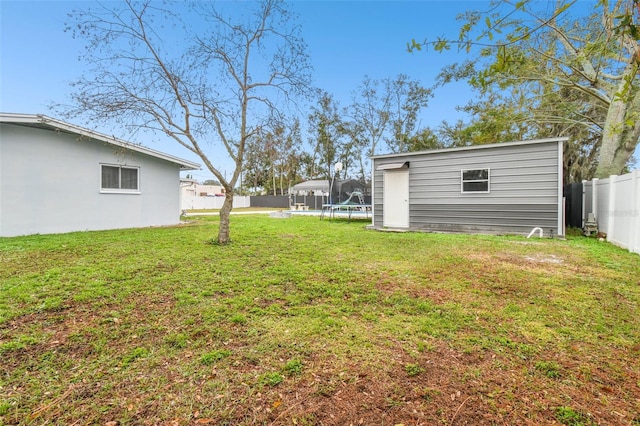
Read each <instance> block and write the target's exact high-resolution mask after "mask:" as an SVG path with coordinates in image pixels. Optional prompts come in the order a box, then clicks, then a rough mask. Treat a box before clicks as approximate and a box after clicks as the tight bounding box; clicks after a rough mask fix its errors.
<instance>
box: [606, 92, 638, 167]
mask: <svg viewBox="0 0 640 426" xmlns="http://www.w3.org/2000/svg"><path fill="white" fill-rule="evenodd" d="M628 109H629V105H628V104H627V103H625V102H624V101H623V100H621V99H614V100H613V101H612V102H611V106H610V107H609V111H608V113H607V119H606V121H605V125H604V129H603V132H602V144H601V146H600V155H599V158H598V168H597V169H596V172H595V177H597V178H607V177H609V176H611V175H619V174H622V173H623V172H624V168H625V165H626V164H627V161H628V160H629V158H631V156H632V155H633V152H634V150H635V148H636V146H637V145H638V137H639V136H640V123H634V124H633V125H631V126H630V125H629V124H627V122H626V117H627V112H628ZM634 121H635V120H634Z"/></svg>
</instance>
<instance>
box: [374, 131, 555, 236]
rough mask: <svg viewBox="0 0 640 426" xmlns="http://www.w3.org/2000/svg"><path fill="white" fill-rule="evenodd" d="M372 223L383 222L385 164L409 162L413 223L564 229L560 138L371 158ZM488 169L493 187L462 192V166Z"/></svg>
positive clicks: (460, 228) (482, 229)
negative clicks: (485, 189)
mask: <svg viewBox="0 0 640 426" xmlns="http://www.w3.org/2000/svg"><path fill="white" fill-rule="evenodd" d="M373 160H374V161H373V181H374V183H373V188H374V194H373V196H374V203H373V209H374V218H373V226H374V227H376V228H381V227H382V224H383V219H384V218H383V203H384V194H383V187H384V185H383V182H384V173H393V171H384V170H377V169H378V167H380V166H381V165H383V164H388V163H400V162H405V161H408V162H409V228H410V229H413V230H426V231H442V232H479V233H515V234H528V233H529V232H530V231H531V230H532V229H533V228H534V227H541V228H542V229H543V231H544V234H545V235H550V233H551V232H553V234H554V235H558V234H563V233H564V229H563V225H562V223H561V222H562V221H561V212H562V208H561V205H562V187H561V185H560V183H561V182H562V165H561V161H562V141H558V140H549V141H541V142H536V143H533V142H532V143H524V142H521V143H504V144H494V145H491V146H480V147H469V148H465V149H452V150H442V151H430V152H423V153H414V154H411V153H409V154H406V155H393V156H379V157H374V159H373ZM463 169H489V170H490V192H488V193H462V191H461V170H463Z"/></svg>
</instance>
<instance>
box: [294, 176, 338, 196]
mask: <svg viewBox="0 0 640 426" xmlns="http://www.w3.org/2000/svg"><path fill="white" fill-rule="evenodd" d="M311 191H313V192H314V193H319V194H317V195H322V194H328V193H329V181H328V180H326V179H319V180H308V181H306V182H301V183H299V184H297V185H293V186H292V187H291V194H296V195H298V194H300V195H302V194H303V193H304V194H310V193H311Z"/></svg>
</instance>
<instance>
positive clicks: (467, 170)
mask: <svg viewBox="0 0 640 426" xmlns="http://www.w3.org/2000/svg"><path fill="white" fill-rule="evenodd" d="M473 170H486V171H487V178H486V179H474V180H472V179H467V180H465V179H464V172H469V171H473ZM469 182H486V183H487V190H486V191H465V190H464V184H465V183H469ZM460 192H461V193H462V194H488V193H489V192H491V169H490V168H489V167H482V168H476V169H462V170H460Z"/></svg>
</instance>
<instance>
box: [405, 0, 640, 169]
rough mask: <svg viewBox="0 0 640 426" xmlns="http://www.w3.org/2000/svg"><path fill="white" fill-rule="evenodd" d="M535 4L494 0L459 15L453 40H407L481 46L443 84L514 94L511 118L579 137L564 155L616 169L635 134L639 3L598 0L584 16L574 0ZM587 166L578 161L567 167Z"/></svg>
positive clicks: (639, 95) (639, 133)
mask: <svg viewBox="0 0 640 426" xmlns="http://www.w3.org/2000/svg"><path fill="white" fill-rule="evenodd" d="M536 5H540V3H536V2H534V1H520V2H517V3H514V2H511V1H502V2H496V3H494V4H493V6H494V7H493V8H492V9H491V11H490V12H487V13H481V12H468V13H466V14H465V15H463V16H462V19H463V20H464V24H463V25H462V27H461V31H460V36H459V38H458V39H457V40H455V41H452V40H446V39H443V38H437V39H435V40H434V41H431V42H428V41H425V42H424V43H417V42H415V41H413V42H412V45H411V46H410V48H413V49H416V48H417V49H420V48H422V47H424V46H431V47H434V48H435V50H437V51H442V50H446V49H449V48H450V47H451V46H452V45H453V44H454V43H455V44H457V45H458V46H459V47H460V48H463V49H466V50H467V51H471V50H472V48H473V47H474V46H480V47H481V49H480V58H481V60H480V61H473V62H474V63H475V64H476V66H477V65H478V64H482V65H483V66H484V69H481V70H477V71H475V72H473V73H472V72H470V69H473V68H474V67H473V65H471V61H470V62H468V63H466V64H463V65H460V66H458V67H451V68H449V69H447V70H445V77H444V79H443V81H447V80H450V79H453V78H456V79H457V78H460V77H462V76H466V78H468V81H469V82H470V83H471V84H472V86H473V87H475V88H477V89H478V90H480V91H481V93H483V94H488V93H496V92H501V93H504V92H506V93H509V94H511V96H512V100H513V102H511V103H510V105H511V106H514V105H517V108H515V109H514V110H513V111H514V112H515V113H516V114H514V116H515V117H516V118H517V119H519V120H522V123H526V124H527V125H528V126H529V127H530V128H531V129H532V130H530V132H531V133H535V134H544V133H545V131H549V130H551V129H553V131H555V132H556V135H554V136H557V135H559V134H562V135H571V136H573V137H580V138H582V139H581V140H579V142H578V146H575V147H569V150H570V151H573V152H572V153H571V154H570V155H571V156H575V155H578V153H580V155H584V157H582V159H581V161H582V162H584V159H591V160H595V161H596V163H597V165H596V166H595V175H596V176H599V177H606V176H608V175H610V174H619V173H622V172H623V171H624V170H625V166H626V164H627V163H628V161H629V159H630V158H631V156H632V155H633V152H634V150H635V148H636V146H637V145H638V141H639V137H640V119H639V118H640V117H639V114H640V91H639V81H638V69H639V66H640V47H639V45H638V39H639V38H640V37H639V33H640V32H639V31H638V25H637V21H638V10H637V8H636V6H637V2H636V1H634V0H617V1H615V2H610V1H608V0H601V1H599V2H597V4H596V6H597V7H596V8H595V10H594V11H593V12H592V13H582V14H580V12H581V10H578V7H579V6H581V4H580V3H576V2H575V1H574V2H571V3H568V2H566V1H564V0H562V1H559V2H558V3H557V4H556V6H555V8H553V10H551V11H547V10H546V9H544V10H540V9H536ZM543 5H544V6H545V7H546V6H547V5H548V4H547V3H543ZM572 11H573V12H576V13H575V14H574V15H571V14H570V12H572ZM582 11H583V10H582ZM498 37H500V39H499V40H498V41H496V40H497V39H498ZM481 43H484V44H481ZM485 105H486V104H485ZM578 126H581V127H582V129H581V130H578ZM503 127H506V126H503ZM594 137H597V138H598V139H599V143H594ZM583 141H584V143H582V142H583ZM574 148H575V149H574ZM576 158H577V157H576ZM593 168H594V167H593V165H586V164H581V166H580V170H574V171H576V172H577V174H580V173H582V172H588V171H589V170H590V169H593ZM578 172H579V173H578Z"/></svg>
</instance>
